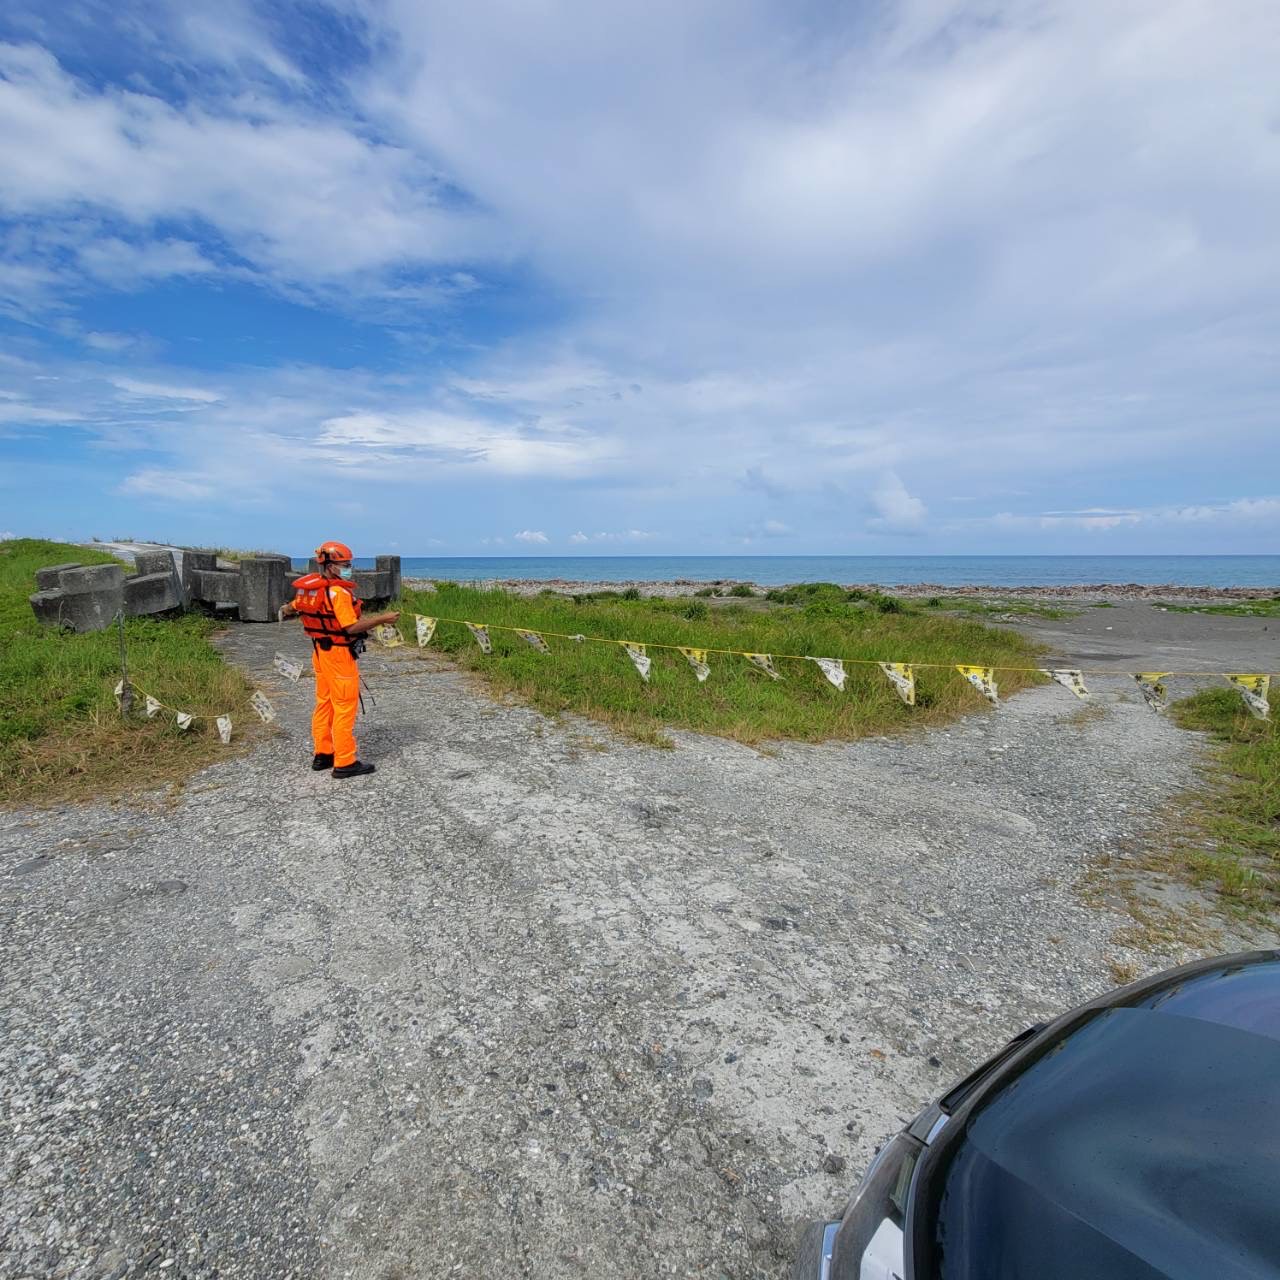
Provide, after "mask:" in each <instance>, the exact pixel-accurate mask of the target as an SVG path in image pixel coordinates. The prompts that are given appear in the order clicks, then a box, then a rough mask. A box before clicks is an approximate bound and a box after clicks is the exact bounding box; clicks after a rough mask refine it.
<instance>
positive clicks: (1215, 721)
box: [1170, 688, 1280, 912]
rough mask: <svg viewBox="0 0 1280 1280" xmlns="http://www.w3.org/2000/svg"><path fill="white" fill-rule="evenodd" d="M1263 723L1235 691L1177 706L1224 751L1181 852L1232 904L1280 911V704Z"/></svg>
mask: <svg viewBox="0 0 1280 1280" xmlns="http://www.w3.org/2000/svg"><path fill="white" fill-rule="evenodd" d="M1271 708H1272V716H1273V719H1271V720H1269V721H1268V720H1257V719H1255V718H1254V717H1253V716H1251V715H1250V714H1249V713H1248V711H1247V710H1246V709H1245V707H1244V705H1243V702H1242V700H1241V698H1240V695H1239V694H1238V693H1237V692H1236V691H1235V690H1234V689H1223V688H1218V689H1205V690H1202V691H1201V692H1200V693H1197V694H1194V695H1192V696H1191V697H1189V698H1183V699H1181V700H1180V701H1178V702H1175V703H1174V704H1173V705H1172V707H1171V708H1170V712H1171V714H1172V715H1173V717H1174V719H1175V720H1176V721H1177V722H1178V723H1179V724H1180V725H1182V726H1183V727H1184V728H1187V729H1199V730H1201V731H1203V732H1207V733H1210V734H1212V735H1213V737H1214V738H1215V739H1216V740H1217V742H1218V743H1219V744H1221V745H1220V750H1219V754H1218V760H1217V762H1216V764H1215V767H1214V769H1213V771H1212V773H1211V774H1210V777H1209V780H1208V782H1209V785H1208V787H1207V788H1206V789H1205V790H1204V791H1203V792H1201V793H1197V794H1196V795H1194V796H1192V797H1189V799H1188V804H1187V819H1188V829H1187V831H1186V832H1185V833H1184V839H1183V841H1182V848H1181V850H1180V852H1182V853H1183V854H1184V855H1185V858H1186V861H1187V863H1188V865H1189V867H1190V869H1191V871H1192V874H1193V876H1194V878H1195V879H1197V880H1200V881H1202V882H1207V883H1212V884H1213V885H1215V886H1216V887H1217V889H1218V890H1219V892H1220V893H1221V895H1222V896H1223V898H1224V899H1226V900H1227V902H1228V903H1231V904H1235V905H1239V906H1243V907H1248V908H1252V909H1255V910H1263V911H1266V912H1271V911H1274V909H1275V908H1276V907H1277V905H1280V733H1277V731H1276V720H1275V718H1274V717H1276V715H1277V712H1280V701H1278V700H1277V696H1276V694H1275V693H1274V692H1273V693H1272V695H1271Z"/></svg>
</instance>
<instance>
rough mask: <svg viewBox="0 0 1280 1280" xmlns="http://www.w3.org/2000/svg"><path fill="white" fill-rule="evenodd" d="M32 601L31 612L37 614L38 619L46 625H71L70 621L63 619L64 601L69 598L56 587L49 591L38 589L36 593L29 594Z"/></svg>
mask: <svg viewBox="0 0 1280 1280" xmlns="http://www.w3.org/2000/svg"><path fill="white" fill-rule="evenodd" d="M27 599H28V600H30V601H31V612H32V613H34V614H35V615H36V621H37V622H39V623H41V624H42V625H43V626H46V627H63V626H66V627H69V626H70V625H71V623H70V621H67V622H64V621H63V620H62V602H63V601H64V600H66V599H67V597H66V596H64V595H63V594H62V592H61V591H59V590H58V589H57V588H56V587H54V588H53V589H51V590H49V591H37V592H36V593H35V595H33V596H28V597H27Z"/></svg>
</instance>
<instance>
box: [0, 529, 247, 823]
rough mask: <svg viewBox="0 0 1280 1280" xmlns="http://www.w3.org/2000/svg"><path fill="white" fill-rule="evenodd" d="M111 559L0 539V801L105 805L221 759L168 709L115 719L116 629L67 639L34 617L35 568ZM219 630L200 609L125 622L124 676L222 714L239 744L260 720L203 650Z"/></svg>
mask: <svg viewBox="0 0 1280 1280" xmlns="http://www.w3.org/2000/svg"><path fill="white" fill-rule="evenodd" d="M113 559H114V557H112V556H110V555H108V554H106V553H105V552H103V551H98V550H96V549H94V548H86V547H80V546H73V545H68V544H66V543H60V542H46V541H43V540H40V539H35V538H17V539H13V540H10V541H6V542H0V750H3V752H4V756H5V768H4V769H3V771H0V804H8V805H13V804H19V803H23V804H56V803H60V802H63V801H68V800H78V799H85V798H89V797H96V798H109V797H111V796H116V795H122V794H125V793H127V792H130V791H135V790H138V789H140V788H147V787H154V786H158V785H162V784H164V783H167V782H173V781H178V780H180V779H182V778H185V777H186V776H188V775H189V774H190V773H192V772H193V771H194V770H196V769H199V768H201V767H202V766H204V765H206V764H208V763H209V762H210V761H212V760H214V759H219V758H225V756H226V752H227V748H226V747H224V746H222V745H221V743H220V742H219V741H218V736H217V732H216V730H215V728H214V726H213V725H212V724H211V723H210V722H208V721H203V720H197V721H196V722H195V723H194V724H193V726H192V727H191V728H190V729H189V730H187V731H186V732H185V733H184V732H180V731H179V730H178V728H177V726H176V724H175V723H174V716H173V713H172V712H162V713H160V714H159V715H157V716H156V717H155V719H151V720H148V719H146V718H145V717H143V716H142V715H141V714H140V712H135V714H134V715H133V716H131V717H130V718H129V719H128V720H125V719H124V718H122V717H121V715H120V712H119V711H118V710H117V707H116V702H115V697H114V694H113V690H114V688H115V685H116V682H117V681H118V680H119V679H120V637H119V632H118V630H117V629H116V628H115V627H112V628H110V629H109V630H107V631H98V632H93V633H90V634H88V635H74V634H72V633H70V632H67V631H58V630H55V629H53V628H49V627H42V626H41V625H40V624H39V623H38V622H37V621H36V619H35V617H34V615H33V614H32V612H31V606H30V604H29V603H28V601H27V597H28V596H29V595H30V594H31V593H32V592H33V591H34V590H35V583H34V577H35V571H36V570H37V569H39V568H43V567H45V566H47V565H52V564H61V563H65V562H67V561H72V560H75V561H79V562H80V563H81V564H109V563H111V562H112V561H113ZM214 628H215V624H214V623H213V622H212V621H211V620H209V619H207V618H205V617H203V616H201V615H199V614H186V615H184V616H183V617H181V618H174V619H168V620H162V619H151V618H131V619H128V620H127V621H126V622H125V624H124V633H125V644H126V650H127V655H128V663H129V673H130V677H131V679H132V680H133V681H134V682H136V683H137V684H138V685H140V686H141V687H142V688H143V689H145V690H146V691H147V692H148V693H150V694H152V695H153V696H154V697H156V698H159V699H160V700H161V701H162V702H167V703H171V704H174V705H177V706H180V707H182V708H183V709H184V710H189V711H194V712H212V713H214V714H218V713H222V712H229V713H230V714H231V716H232V717H233V720H234V722H235V725H236V734H237V737H239V736H241V735H242V734H244V735H252V733H253V731H254V729H253V727H254V726H255V725H257V724H258V721H257V718H256V717H255V716H254V715H253V713H252V711H251V710H250V709H249V706H248V697H249V694H250V692H251V689H250V686H249V684H248V682H247V681H246V680H245V678H244V677H243V676H242V675H241V674H240V673H239V672H237V671H235V670H234V669H232V668H231V667H228V666H227V665H226V664H225V663H224V662H223V660H222V657H221V655H220V654H219V653H218V651H217V649H215V648H214V647H213V645H212V644H211V643H210V640H209V637H210V634H211V633H212V631H213V630H214Z"/></svg>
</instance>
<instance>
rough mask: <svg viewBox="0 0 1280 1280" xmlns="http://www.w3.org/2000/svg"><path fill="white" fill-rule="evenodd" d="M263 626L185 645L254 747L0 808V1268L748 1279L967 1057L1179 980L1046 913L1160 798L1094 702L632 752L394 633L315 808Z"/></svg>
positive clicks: (299, 689) (1127, 690) (311, 777)
mask: <svg viewBox="0 0 1280 1280" xmlns="http://www.w3.org/2000/svg"><path fill="white" fill-rule="evenodd" d="M1107 612H1110V611H1100V613H1107ZM1103 625H1106V624H1105V623H1104V624H1103ZM1112 625H1113V626H1114V625H1115V624H1114V623H1112ZM1103 635H1104V637H1105V635H1106V633H1105V632H1104V633H1103ZM279 637H280V633H279V632H278V631H277V629H276V628H275V627H256V628H255V627H239V628H236V629H234V630H233V631H232V632H230V633H229V635H228V638H227V642H226V643H227V649H228V652H229V654H230V655H231V656H232V657H233V658H234V659H235V660H236V661H239V662H241V663H243V664H244V665H246V666H247V667H248V668H250V669H251V670H252V671H253V672H254V673H255V676H256V677H257V678H259V679H260V681H261V682H262V684H263V686H264V687H266V688H268V689H269V690H271V691H272V693H273V697H275V699H276V702H277V706H278V707H279V710H280V717H281V721H280V722H281V732H280V734H279V735H277V736H275V737H273V738H271V739H270V740H269V741H267V742H266V743H265V744H263V745H262V746H260V747H259V748H257V749H256V750H254V751H253V752H252V753H250V754H248V755H246V756H244V757H241V758H237V759H231V760H228V761H227V762H226V763H225V764H222V765H219V766H217V767H214V768H212V769H209V770H207V771H206V772H205V773H204V774H202V775H201V776H200V777H199V778H198V779H197V780H196V781H195V782H194V783H193V784H192V785H191V786H190V787H189V788H188V790H187V791H186V793H185V794H184V795H183V796H182V797H181V798H180V799H179V800H178V801H177V802H176V803H175V804H173V805H172V806H171V807H166V806H164V805H162V804H158V805H152V806H150V807H148V806H139V807H131V808H125V807H120V808H84V809H66V810H62V811H59V812H56V813H41V814H26V815H21V814H20V815H17V817H16V818H14V817H10V818H8V820H7V821H6V824H5V827H4V830H3V834H2V835H0V1004H2V1007H3V1010H4V1012H3V1014H2V1015H0V1017H2V1018H3V1020H4V1023H5V1024H6V1025H5V1026H4V1027H3V1028H2V1030H3V1033H4V1034H3V1037H2V1038H0V1099H2V1107H0V1121H2V1123H3V1125H4V1126H5V1127H4V1129H3V1135H4V1138H3V1141H2V1142H0V1150H2V1152H3V1154H0V1276H3V1277H18V1276H34V1275H38V1276H42V1277H62V1276H66V1277H73V1276H74V1277H90V1276H92V1277H104V1276H125V1275H130V1276H132V1275H135V1274H140V1273H141V1271H142V1270H145V1269H151V1270H155V1271H157V1273H167V1274H168V1275H171V1276H193V1277H194V1276H212V1275H213V1274H214V1273H215V1270H216V1274H217V1275H218V1276H220V1277H254V1278H258V1277H263V1276H271V1277H273V1278H276V1277H285V1276H297V1277H308V1278H310V1277H344V1276H350V1277H362V1278H363V1277H367V1278H369V1280H374V1278H377V1280H393V1278H398V1277H404V1278H407V1277H424V1278H430V1277H448V1276H464V1277H509V1276H518V1275H519V1276H533V1277H561V1276H563V1277H574V1276H584V1277H585V1276H597V1275H608V1276H611V1277H618V1278H619V1280H629V1278H633V1277H634V1278H639V1277H658V1276H672V1275H676V1276H699V1277H703V1276H705V1277H712V1278H720V1280H723V1278H725V1277H729V1278H731V1280H747V1278H749V1277H750V1278H759V1280H764V1278H766V1277H768V1278H770V1280H773V1278H775V1277H782V1276H784V1275H785V1274H786V1271H787V1262H788V1260H789V1252H790V1248H791V1245H792V1241H793V1238H794V1233H795V1229H796V1227H797V1225H798V1224H799V1223H800V1221H801V1220H802V1219H805V1218H807V1217H811V1216H816V1215H818V1214H821V1213H827V1212H836V1211H838V1210H839V1209H840V1208H841V1207H842V1206H843V1202H844V1199H845V1197H846V1196H847V1194H848V1191H849V1189H850V1187H851V1185H852V1183H853V1182H854V1181H855V1180H856V1177H857V1176H858V1174H859V1172H860V1169H861V1166H862V1165H863V1163H864V1162H865V1161H866V1160H867V1158H868V1157H869V1156H870V1154H871V1153H872V1151H873V1149H874V1147H875V1146H876V1144H877V1143H878V1142H880V1141H881V1140H882V1139H883V1138H884V1137H885V1135H887V1134H888V1133H889V1132H891V1131H892V1130H894V1129H896V1128H897V1127H898V1125H899V1124H900V1122H901V1121H902V1120H903V1119H904V1118H905V1117H907V1116H909V1115H911V1114H912V1113H913V1112H914V1111H915V1110H916V1109H917V1108H918V1107H920V1106H921V1105H922V1104H923V1103H924V1102H926V1101H927V1100H928V1099H929V1098H930V1097H931V1096H932V1095H934V1094H935V1093H937V1092H938V1091H939V1090H940V1089H941V1088H943V1087H945V1086H946V1085H947V1084H948V1083H950V1082H952V1081H953V1080H954V1079H955V1078H956V1077H957V1076H959V1075H960V1074H961V1073H962V1072H964V1071H965V1070H966V1069H967V1068H968V1067H970V1066H971V1065H972V1064H973V1063H974V1062H975V1061H977V1060H978V1059H980V1058H981V1057H982V1056H984V1055H985V1054H986V1053H988V1052H989V1051H990V1050H992V1049H993V1048H994V1047H996V1046H997V1045H998V1044H1000V1043H1001V1042H1003V1040H1004V1039H1005V1038H1007V1037H1008V1036H1009V1035H1011V1034H1012V1033H1014V1032H1016V1031H1018V1030H1020V1029H1021V1028H1022V1027H1023V1026H1024V1025H1025V1024H1026V1023H1027V1022H1029V1021H1032V1020H1034V1019H1036V1018H1039V1017H1043V1016H1046V1015H1050V1014H1053V1013H1056V1012H1058V1011H1060V1010H1061V1009H1062V1008H1064V1007H1066V1006H1069V1005H1071V1004H1074V1003H1076V1002H1078V1001H1079V1000H1081V999H1082V998H1084V997H1086V996H1089V995H1092V994H1093V993H1095V992H1098V991H1101V990H1103V989H1105V988H1106V987H1107V986H1109V985H1110V984H1111V978H1110V970H1109V962H1113V961H1120V962H1123V963H1126V964H1130V965H1133V966H1135V967H1136V968H1137V969H1139V970H1142V971H1147V970H1151V969H1155V968H1159V967H1161V966H1162V964H1163V963H1165V962H1167V961H1170V960H1173V959H1179V958H1182V957H1181V956H1159V957H1154V956H1150V955H1144V954H1138V953H1132V952H1126V951H1124V950H1123V949H1121V948H1118V947H1117V946H1116V945H1115V944H1114V943H1113V941H1112V936H1113V933H1114V932H1115V930H1116V928H1117V926H1118V925H1119V924H1121V923H1123V919H1122V917H1121V916H1119V915H1117V914H1115V913H1114V912H1112V911H1110V910H1106V909H1102V908H1098V907H1089V906H1086V905H1084V904H1083V902H1082V899H1081V895H1080V893H1079V891H1078V885H1079V882H1080V879H1081V876H1082V873H1083V871H1084V870H1085V868H1086V866H1087V865H1088V863H1089V862H1090V860H1091V859H1092V858H1094V857H1096V856H1097V855H1100V854H1104V853H1113V854H1119V853H1120V852H1122V850H1123V849H1125V848H1128V847H1132V845H1133V843H1134V842H1137V843H1140V842H1141V840H1142V838H1143V833H1144V831H1146V830H1147V829H1149V826H1150V824H1151V821H1152V818H1153V815H1154V814H1156V813H1157V812H1158V810H1159V809H1160V806H1161V805H1162V804H1163V803H1164V802H1165V801H1166V800H1167V799H1168V798H1169V797H1170V796H1171V795H1172V794H1174V793H1175V792H1176V791H1177V790H1178V789H1179V788H1181V787H1183V786H1185V785H1187V784H1188V783H1190V782H1191V781H1192V779H1193V777H1194V772H1195V765H1196V761H1197V759H1198V754H1199V751H1200V745H1199V742H1198V740H1197V739H1196V738H1195V737H1194V736H1193V735H1190V734H1186V733H1183V732H1181V731H1180V730H1178V729H1176V728H1175V727H1173V726H1172V725H1170V724H1169V723H1168V722H1167V721H1165V720H1164V719H1162V718H1160V717H1158V716H1156V715H1154V714H1152V713H1151V712H1150V711H1148V710H1147V709H1146V708H1145V707H1144V706H1142V705H1141V703H1140V702H1139V701H1138V700H1137V698H1136V697H1135V694H1134V692H1133V691H1132V688H1131V683H1130V682H1128V681H1125V680H1117V681H1115V682H1105V681H1104V682H1101V683H1098V684H1097V698H1096V706H1097V707H1098V708H1099V710H1097V711H1092V710H1090V711H1085V712H1082V710H1081V704H1079V703H1077V702H1076V701H1075V700H1074V699H1073V698H1072V697H1071V695H1070V694H1069V693H1067V692H1066V691H1065V690H1063V689H1061V688H1057V687H1053V688H1045V689H1037V690H1034V691H1031V692H1029V693H1027V694H1024V695H1022V696H1020V697H1018V698H1016V699H1014V700H1013V701H1011V702H1010V703H1008V704H1006V705H1004V706H1002V707H1001V708H1000V710H999V711H998V712H997V713H995V714H992V715H978V716H976V717H974V718H973V719H972V720H970V721H968V722H966V723H964V724H961V725H959V726H957V727H955V728H953V729H952V730H950V731H949V732H939V733H934V734H931V735H927V736H925V735H920V736H916V737H910V738H902V739H896V740H874V741H867V742H862V743H856V744H842V745H831V746H822V747H810V746H785V747H782V748H781V749H779V750H778V752H777V753H776V755H766V754H760V753H757V752H755V751H752V750H750V749H747V748H744V747H741V746H737V745H734V744H732V743H728V742H723V741H719V740H715V739H703V738H696V737H693V736H689V735H678V743H679V745H678V749H677V750H675V751H668V752H663V751H655V750H652V749H649V748H645V747H639V746H631V745H627V744H625V743H620V742H618V741H617V740H614V739H611V738H609V737H608V736H606V735H605V734H603V733H602V732H600V731H598V730H596V729H594V728H593V727H591V726H586V725H582V724H576V723H575V724H555V723H552V722H549V721H547V720H546V719H544V718H543V717H542V716H540V715H538V714H536V713H534V712H532V711H529V710H527V709H524V708H520V707H515V706H499V705H495V704H494V703H492V702H491V701H489V700H488V699H486V698H485V697H484V696H482V695H481V694H479V693H477V692H476V691H475V690H474V689H473V688H472V687H471V686H469V685H468V683H467V682H466V680H465V678H464V677H462V676H460V675H458V674H456V673H454V672H452V671H450V670H448V669H447V668H445V667H444V666H443V665H442V664H441V663H440V662H439V660H437V659H433V658H425V659H424V658H423V657H421V656H420V655H419V654H418V653H417V651H412V652H411V651H407V650H398V651H394V652H392V653H389V654H388V653H379V654H376V655H373V656H372V658H371V660H370V661H369V662H368V664H367V670H368V675H369V680H370V683H371V685H372V686H373V688H374V690H375V694H376V697H377V708H376V710H372V713H371V715H370V717H369V719H368V720H367V721H366V722H365V723H364V724H363V726H362V730H361V735H362V754H364V755H366V756H367V757H369V758H372V759H375V760H376V761H377V762H378V764H379V772H378V774H377V775H376V776H375V777H373V778H369V779H361V780H358V781H355V782H351V783H345V784H340V783H335V782H333V781H332V780H331V779H330V778H329V777H328V775H327V774H313V773H311V772H309V771H308V769H307V763H308V758H309V750H310V748H309V744H308V742H307V740H306V722H307V717H308V711H309V696H310V689H309V685H308V684H307V683H305V682H304V683H303V684H301V685H298V686H289V685H286V686H284V687H283V688H282V687H281V686H280V683H279V681H278V679H277V678H276V677H275V676H274V673H273V672H272V671H271V667H270V659H271V655H272V653H273V652H274V650H275V649H276V648H277V646H278V645H279V643H280V639H279ZM289 648H290V649H291V650H292V651H294V652H296V653H297V654H298V655H299V656H302V647H301V645H300V644H299V641H298V637H297V636H296V635H292V636H291V638H290V641H289ZM1243 665H1244V666H1245V668H1246V669H1247V667H1248V664H1243ZM840 1160H844V1161H846V1162H847V1163H846V1165H845V1167H844V1169H843V1171H839V1170H838V1169H837V1171H835V1172H828V1171H827V1170H826V1169H825V1168H824V1164H825V1165H827V1166H829V1167H831V1168H833V1169H834V1168H836V1166H838V1165H839V1161H840ZM170 1260H172V1261H170ZM166 1264H168V1265H166ZM161 1268H163V1269H164V1270H163V1272H161V1271H160V1269H161Z"/></svg>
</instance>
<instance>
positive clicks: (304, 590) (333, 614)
mask: <svg viewBox="0 0 1280 1280" xmlns="http://www.w3.org/2000/svg"><path fill="white" fill-rule="evenodd" d="M293 591H294V595H293V607H294V610H295V611H296V612H297V613H298V614H299V616H300V617H301V618H302V627H303V630H304V631H305V632H306V633H307V635H308V636H310V637H311V643H312V644H313V645H315V646H316V648H318V649H331V648H333V646H334V645H338V646H340V647H344V648H348V649H350V648H352V646H353V642H355V641H359V640H362V639H363V637H361V636H349V635H347V633H346V628H347V627H349V626H350V625H351V624H352V623H353V622H355V621H356V619H357V618H359V617H360V612H361V606H360V599H359V597H358V596H357V595H356V593H355V583H353V582H348V581H347V580H346V579H345V578H326V577H324V576H323V575H322V574H319V573H308V574H307V575H306V576H305V577H301V578H299V579H297V581H296V582H294V584H293Z"/></svg>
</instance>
